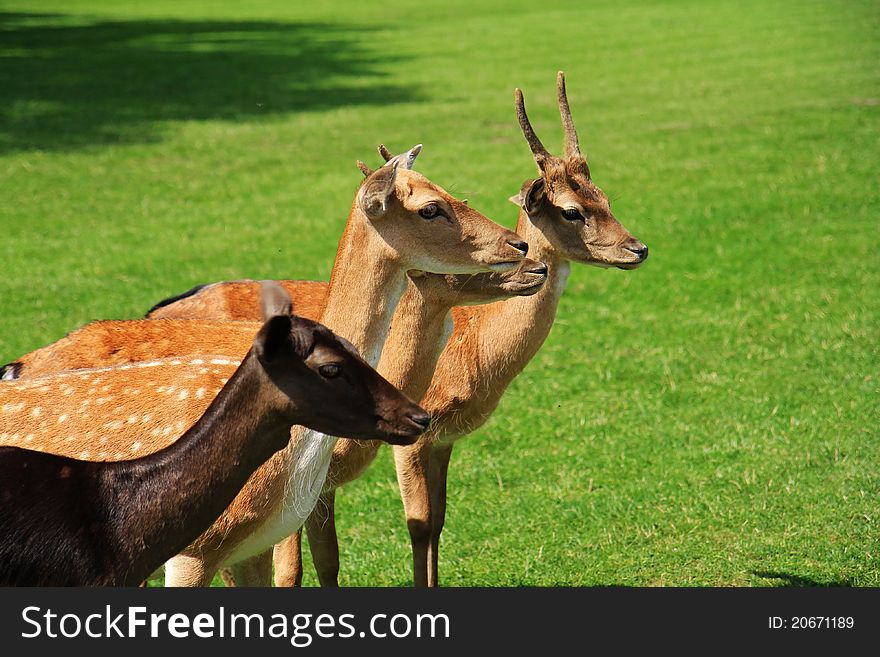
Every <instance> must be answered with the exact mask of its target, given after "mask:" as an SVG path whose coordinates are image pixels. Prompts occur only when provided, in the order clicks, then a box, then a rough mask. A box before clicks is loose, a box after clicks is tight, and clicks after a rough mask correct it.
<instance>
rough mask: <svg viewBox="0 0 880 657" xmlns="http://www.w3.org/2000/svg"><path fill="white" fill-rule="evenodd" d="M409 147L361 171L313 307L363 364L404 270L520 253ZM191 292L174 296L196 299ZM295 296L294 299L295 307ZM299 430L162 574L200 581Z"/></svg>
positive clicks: (383, 327) (233, 306)
mask: <svg viewBox="0 0 880 657" xmlns="http://www.w3.org/2000/svg"><path fill="white" fill-rule="evenodd" d="M415 152H417V149H413V151H411V152H410V153H407V154H405V156H399V158H395V159H394V160H392V162H391V163H389V164H388V165H386V166H384V167H382V168H381V169H379V170H377V171H376V172H375V173H373V174H371V175H370V176H369V177H368V178H367V179H366V180H365V181H364V184H363V185H362V186H361V188H360V190H359V191H358V195H357V197H356V198H355V201H354V203H353V205H352V210H351V213H350V215H349V221H348V223H347V224H346V228H345V231H344V233H343V236H342V238H341V240H340V244H339V249H338V252H337V258H336V262H335V263H334V267H333V272H332V275H331V279H330V285H329V291H328V293H327V301H326V305H325V306H324V308H323V311H322V313H321V320H322V322H323V323H325V324H327V325H328V326H330V327H331V328H333V329H334V330H335V331H336V332H337V333H338V334H340V335H341V336H343V337H345V338H347V339H349V340H350V341H351V342H352V343H353V344H354V345H355V346H356V347H357V348H359V349H361V350H362V352H364V354H365V356H366V357H367V359H368V360H369V361H370V362H372V363H373V364H375V363H376V362H377V361H378V355H379V353H380V352H381V347H382V345H383V342H384V339H385V334H386V332H387V330H388V326H389V324H390V321H391V315H392V314H393V311H394V308H395V307H396V305H397V302H398V300H399V298H400V296H401V295H402V293H403V291H404V289H405V286H406V272H407V271H408V270H413V269H418V270H424V271H432V272H454V273H462V274H464V273H477V272H481V271H488V270H492V269H498V270H500V271H501V270H510V269H513V268H514V267H515V266H516V263H517V262H519V261H520V260H521V259H522V257H523V252H524V245H523V243H522V242H521V240H520V238H519V236H517V235H516V234H515V233H513V232H512V231H509V230H506V229H504V228H502V227H500V226H498V225H497V224H494V223H493V222H491V221H490V220H488V219H487V218H486V217H484V216H483V215H481V214H479V213H478V212H476V211H474V210H472V209H471V208H469V207H467V206H466V205H465V204H464V203H462V202H461V201H458V200H457V199H455V198H453V197H452V196H450V195H449V194H448V193H446V192H445V191H443V190H442V189H440V188H439V187H437V186H436V185H434V184H433V183H431V182H429V181H428V180H427V179H425V178H424V177H423V176H421V175H420V174H417V173H415V172H413V171H410V170H409V169H408V168H406V167H407V166H408V165H409V164H410V163H411V159H412V157H414V154H415ZM428 204H436V205H437V206H438V207H439V209H440V210H441V212H440V214H439V215H438V216H435V217H433V218H431V219H430V220H428V219H425V218H423V217H421V216H420V215H419V211H420V210H421V209H422V208H423V207H425V206H426V205H428ZM210 290H211V288H209V291H210ZM203 292H204V290H203ZM198 297H199V295H198V294H197V295H194V296H193V297H191V298H189V299H186V300H183V302H186V303H190V304H191V303H196V302H198V301H199V299H198ZM239 302H240V303H239ZM225 304H226V308H228V309H230V312H233V313H241V312H242V308H244V307H253V306H254V304H253V300H252V299H251V300H249V299H247V298H245V297H242V298H240V299H238V301H236V300H235V299H232V300H230V299H226V301H225ZM172 305H173V304H172ZM301 305H303V304H302V301H301V300H299V299H297V307H298V309H299V307H300V306H301ZM171 307H172V306H168V307H167V308H171ZM304 436H305V434H304V432H302V431H294V432H293V435H292V438H291V442H290V444H289V446H288V448H287V449H286V450H285V451H284V452H283V453H279V454H277V455H276V456H275V457H273V458H272V459H270V460H269V461H267V463H265V464H264V465H263V466H262V467H261V468H260V470H258V471H257V473H255V475H254V477H252V478H251V480H250V481H249V482H248V484H247V485H246V486H245V487H244V489H243V490H242V493H241V494H240V495H239V496H238V497H237V498H236V499H235V500H234V501H233V503H232V505H230V507H229V508H228V509H227V510H226V512H224V514H223V515H222V516H221V517H220V518H219V519H218V521H217V522H216V523H215V524H214V525H213V526H212V527H211V528H210V529H209V530H208V531H207V532H205V534H203V535H202V536H201V537H200V538H199V539H198V540H197V541H196V542H194V543H193V545H191V546H190V548H188V549H187V550H186V551H185V553H184V554H182V555H181V556H180V557H178V558H176V559H174V560H172V562H170V564H169V565H173V568H172V570H173V575H172V576H170V577H169V581H170V582H171V583H177V584H204V583H206V582H208V581H210V578H211V576H212V575H213V572H214V571H215V570H216V568H217V567H218V566H219V565H220V564H221V563H223V562H224V560H226V559H227V557H229V556H230V555H231V554H232V553H233V552H234V551H235V550H236V549H237V547H238V546H239V545H240V544H242V543H243V542H244V541H246V539H248V537H249V536H250V535H251V534H253V533H254V532H255V531H256V530H257V529H259V528H260V527H261V526H263V525H267V526H268V522H269V521H271V520H272V519H273V518H277V517H278V516H279V514H280V512H281V506H282V504H283V503H284V500H285V493H286V492H287V490H286V489H287V487H288V486H289V485H290V476H291V473H292V472H293V471H294V468H295V467H296V466H297V463H298V462H299V461H298V460H297V459H298V456H297V454H299V451H298V450H300V451H301V450H303V449H306V448H307V446H305V445H304V444H303V442H302V441H303V438H304ZM325 440H331V439H325ZM254 540H256V539H254ZM265 547H269V546H268V545H267V546H265Z"/></svg>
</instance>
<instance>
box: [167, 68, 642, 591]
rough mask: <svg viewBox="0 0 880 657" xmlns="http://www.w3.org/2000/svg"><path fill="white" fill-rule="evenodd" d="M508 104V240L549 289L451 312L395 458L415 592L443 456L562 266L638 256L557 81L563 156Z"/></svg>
mask: <svg viewBox="0 0 880 657" xmlns="http://www.w3.org/2000/svg"><path fill="white" fill-rule="evenodd" d="M514 95H515V107H516V115H517V120H518V122H519V125H520V129H521V130H522V133H523V135H524V137H525V139H526V142H527V143H528V145H529V148H530V150H531V152H532V156H533V158H534V160H535V163H536V164H537V166H538V171H539V176H538V177H537V178H533V179H529V180H527V181H526V182H525V183H524V184H523V185H522V186H521V189H520V192H519V193H518V194H517V195H516V196H514V197H512V198H511V199H510V200H511V201H512V202H513V203H514V204H515V205H517V206H518V207H519V208H520V211H519V217H518V219H517V228H516V231H517V234H519V235H521V236H522V237H523V239H525V240H526V241H527V242H528V243H529V244H530V245H531V248H532V251H531V254H532V256H533V257H535V258H536V259H538V260H540V261H541V262H544V263H546V264H547V266H548V268H549V273H548V279H547V283H546V284H545V285H544V287H543V288H542V289H541V290H540V292H539V293H537V294H535V295H534V296H531V297H528V298H523V299H511V300H509V301H505V302H504V303H496V304H490V305H486V306H479V307H473V308H454V309H453V312H452V317H453V320H454V327H455V328H454V332H453V334H452V337H451V338H450V339H449V341H448V343H447V345H446V347H445V349H444V350H443V352H442V354H441V356H440V358H439V360H438V362H437V367H436V371H435V372H434V375H433V379H432V381H431V384H430V387H429V389H428V391H427V393H426V395H425V396H424V398H423V399H422V404H423V405H424V406H425V407H426V408H427V409H428V410H429V412H431V414H432V417H434V420H433V422H432V426H431V427H430V429H429V430H428V431H427V432H426V433H425V434H423V436H422V437H421V438H420V440H419V441H417V442H416V443H415V444H413V445H412V446H410V447H395V448H394V457H395V466H396V469H397V473H398V483H399V486H400V489H401V496H402V498H403V503H404V511H405V516H406V520H407V526H408V529H409V533H410V539H411V544H412V552H413V582H414V584H416V585H417V586H424V585H428V586H437V585H438V572H437V571H438V566H437V560H438V550H439V540H440V535H441V533H442V529H443V525H444V523H445V518H446V481H447V472H448V467H449V462H450V459H451V456H452V450H453V446H454V444H455V442H456V441H457V440H458V439H460V438H462V437H463V436H466V435H468V434H469V433H472V432H473V431H475V430H476V429H478V428H479V427H480V426H482V425H483V424H484V423H485V422H486V421H487V420H488V419H489V417H490V416H491V414H492V413H493V412H494V410H495V408H496V407H497V406H498V403H499V402H500V400H501V397H502V396H503V394H504V392H505V391H506V389H507V387H508V386H509V385H510V383H511V382H512V381H513V379H515V378H516V376H518V375H519V373H520V372H521V371H522V370H523V369H524V368H525V367H526V365H528V363H529V361H530V360H531V359H532V358H533V357H534V356H535V354H536V353H537V352H538V351H539V350H540V348H541V346H542V345H543V343H544V341H545V340H546V338H547V336H548V335H549V333H550V329H551V328H552V325H553V321H554V319H555V316H556V309H557V306H558V303H559V300H560V298H561V297H562V294H563V293H564V291H565V286H566V282H567V280H568V276H569V273H570V271H571V263H572V262H575V263H581V264H586V265H590V266H594V267H600V268H610V267H616V268H619V269H624V270H631V269H636V268H638V267H640V266H641V265H642V264H643V263H644V262H645V260H646V259H647V257H648V247H647V246H645V245H644V244H643V243H642V242H640V241H639V240H637V239H636V238H635V237H633V236H632V234H631V233H630V232H629V231H628V230H626V228H624V227H623V226H622V225H621V224H620V223H619V222H618V221H617V219H616V218H615V217H614V215H613V213H612V212H611V207H610V203H609V201H608V198H607V196H606V195H605V194H604V192H602V190H601V189H600V188H599V187H597V186H596V185H595V183H594V182H593V180H592V177H591V175H590V170H589V166H588V164H587V161H586V157H585V156H584V155H583V154H582V153H581V150H580V145H579V141H578V136H577V132H576V130H575V127H574V121H573V119H572V115H571V109H570V107H569V103H568V97H567V93H566V88H565V75H564V73H563V72H561V71H560V72H559V73H558V75H557V102H558V105H559V112H560V116H561V119H562V125H563V129H564V133H565V147H564V148H565V150H564V155H563V157H556V156H553V155H551V154H550V152H549V151H547V149H546V148H545V147H544V145H543V144H542V143H541V141H540V139H539V138H538V137H537V135H536V133H535V131H534V129H533V128H532V126H531V123H530V121H529V119H528V115H527V114H526V110H525V102H524V99H523V94H522V91H521V90H519V89H516V91H515V94H514ZM380 150H381V148H380ZM383 157H385V159H386V160H387V159H389V157H390V154H389V153H387V151H384V152H383ZM283 283H284V284H285V285H287V286H288V289H289V290H290V291H291V294H292V295H293V296H294V298H297V299H298V298H299V297H298V291H297V285H305V282H302V281H297V282H290V281H286V282H283ZM313 285H314V284H313ZM311 289H314V288H311ZM253 294H254V292H253V286H252V285H249V284H247V283H244V282H229V283H216V284H213V285H209V286H204V287H202V288H201V289H200V290H197V291H195V292H194V293H190V294H183V295H178V297H175V298H174V299H171V300H168V301H167V302H160V304H157V307H156V308H154V310H153V312H152V313H151V314H150V316H152V317H206V318H207V317H210V318H214V319H236V320H244V319H253V313H254V308H253V304H249V303H248V297H249V296H252V295H253ZM310 298H311V297H310ZM329 507H330V504H329V503H328V509H329ZM327 516H328V518H326V519H325V520H324V521H323V522H320V523H316V525H315V527H310V530H311V533H310V538H313V539H314V540H310V546H311V547H312V555H313V560H314V561H315V565H316V569H317V571H318V573H319V581H320V582H321V583H322V584H323V585H335V584H336V583H337V573H338V547H337V543H336V538H335V525H334V524H333V522H332V521H331V519H330V518H329V516H330V514H329V512H328V514H327ZM313 535H314V536H313ZM315 546H317V549H316V547H315ZM299 550H300V547H299V542H298V537H296V536H293V537H291V538H290V539H289V540H288V541H287V542H286V543H285V544H284V545H280V546H277V547H276V548H275V555H274V556H275V581H276V583H279V584H297V583H299V582H300V581H301V575H302V570H301V562H300V556H299ZM262 570H263V571H264V570H265V560H264V562H263V566H262Z"/></svg>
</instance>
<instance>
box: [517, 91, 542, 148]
mask: <svg viewBox="0 0 880 657" xmlns="http://www.w3.org/2000/svg"><path fill="white" fill-rule="evenodd" d="M515 93H516V118H517V119H518V120H519V127H520V129H522V133H523V136H524V137H525V138H526V141H527V142H528V143H529V148H530V149H531V150H532V155H534V156H535V161H536V162H537V163H538V166H541V163H542V162H543V161H544V160H545V159H548V158H549V157H550V153H549V152H548V151H547V149H546V148H544V144H542V143H541V140H540V139H538V135H536V134H535V131H534V129H533V128H532V124H531V123H530V122H529V117H528V115H527V114H526V106H525V101H523V94H522V91H520V90H519V87H517V89H516V92H515Z"/></svg>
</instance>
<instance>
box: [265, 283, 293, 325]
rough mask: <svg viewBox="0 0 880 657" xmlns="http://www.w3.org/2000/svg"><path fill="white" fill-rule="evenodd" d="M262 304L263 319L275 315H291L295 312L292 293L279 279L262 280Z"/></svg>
mask: <svg viewBox="0 0 880 657" xmlns="http://www.w3.org/2000/svg"><path fill="white" fill-rule="evenodd" d="M260 304H261V307H262V311H263V321H265V320H267V319H269V318H271V317H274V316H275V315H290V314H291V313H292V312H293V302H292V301H291V300H290V295H289V294H288V293H287V290H285V289H284V288H283V287H282V286H281V284H280V283H279V282H278V281H260Z"/></svg>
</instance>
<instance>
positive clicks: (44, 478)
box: [0, 286, 430, 586]
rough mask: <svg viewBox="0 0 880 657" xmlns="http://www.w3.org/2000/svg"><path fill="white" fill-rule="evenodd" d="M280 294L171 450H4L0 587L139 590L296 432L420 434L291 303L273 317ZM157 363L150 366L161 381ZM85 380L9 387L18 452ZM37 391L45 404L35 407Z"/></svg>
mask: <svg viewBox="0 0 880 657" xmlns="http://www.w3.org/2000/svg"><path fill="white" fill-rule="evenodd" d="M276 287H277V286H272V287H269V288H268V292H267V299H268V301H267V314H270V315H271V316H270V317H269V318H268V320H267V321H266V322H265V324H264V325H263V327H262V328H261V329H260V331H259V333H257V335H256V337H255V338H254V339H253V346H252V348H251V350H250V351H249V352H248V354H247V355H246V356H245V358H244V360H243V361H242V363H241V365H240V366H239V367H238V368H237V369H236V370H235V372H234V373H233V374H232V376H231V378H230V379H229V381H228V382H227V383H226V384H225V385H224V386H223V388H222V390H220V392H219V394H218V395H217V396H216V397H215V398H214V400H213V402H211V404H210V406H208V408H207V410H206V411H205V412H204V414H203V415H202V416H201V417H200V418H199V419H198V421H197V422H196V423H195V424H194V425H193V426H192V427H191V428H190V429H189V430H188V431H186V432H185V433H184V434H183V436H181V437H180V439H179V440H177V441H176V442H174V443H173V444H171V445H169V446H168V447H166V448H164V449H162V450H160V451H157V452H154V453H152V454H150V455H148V456H145V457H142V458H138V459H134V460H130V461H118V462H92V461H81V460H77V459H73V458H70V457H65V456H59V455H56V454H49V453H44V452H39V451H34V450H30V449H24V448H21V447H0V585H23V586H61V585H72V586H102V585H122V586H131V585H136V584H138V583H140V582H141V581H143V580H144V579H145V578H146V577H147V576H149V574H150V573H152V572H153V571H154V570H155V569H156V568H158V567H159V566H160V565H161V564H162V563H163V562H164V561H165V560H167V559H169V558H170V557H172V556H174V555H175V554H177V553H178V552H180V551H181V550H182V549H183V548H185V547H186V546H187V545H189V544H190V543H191V542H192V541H193V540H194V539H195V538H196V537H197V536H199V534H201V533H202V532H203V531H204V530H205V529H207V527H208V526H209V525H211V523H212V522H214V521H215V520H216V519H217V517H218V516H219V515H220V514H221V513H222V512H223V510H224V509H225V508H226V507H227V506H228V505H229V503H230V502H231V501H232V500H233V498H234V497H235V496H236V495H237V494H238V492H239V491H240V490H241V488H242V486H243V485H244V484H245V482H246V481H247V480H248V478H249V477H250V476H251V474H252V473H253V472H254V471H255V470H256V469H257V468H258V467H259V466H260V465H261V464H263V463H264V462H265V461H266V460H267V459H269V458H270V457H271V456H272V455H273V454H275V453H276V452H278V451H279V450H281V449H283V448H284V447H285V446H287V445H288V442H289V440H290V430H291V427H292V426H293V425H295V424H302V425H305V426H308V427H310V428H312V429H314V430H317V431H321V432H326V433H331V434H336V433H341V434H345V435H351V436H358V437H360V438H362V439H392V440H394V441H395V442H399V441H404V442H409V441H412V440H414V439H415V437H416V436H418V435H419V434H420V433H421V432H422V431H424V429H425V428H426V427H427V426H428V423H429V421H430V418H429V416H428V415H427V414H426V413H425V412H424V410H422V409H421V408H420V407H418V406H417V405H416V404H414V403H413V402H411V401H410V400H409V399H408V398H407V397H405V396H404V395H403V394H402V393H400V392H399V391H398V390H397V389H396V388H394V386H392V385H391V384H390V383H389V382H388V381H386V380H385V379H384V378H382V377H381V376H379V374H377V373H376V371H375V370H373V368H372V367H370V366H369V365H368V364H367V363H366V362H365V361H364V360H363V359H361V358H360V356H359V355H358V354H357V353H356V351H355V350H354V349H353V347H352V346H351V345H350V344H348V343H346V342H345V341H344V340H341V339H339V338H337V337H336V336H335V335H333V333H331V332H330V331H329V330H328V329H327V328H325V327H324V326H322V325H320V324H317V323H316V322H313V321H311V320H307V319H302V318H299V317H291V316H290V314H289V299H288V300H287V307H286V309H285V310H286V311H285V312H280V313H279V312H275V311H274V310H273V311H272V312H268V310H269V309H270V308H271V309H275V310H277V309H279V306H281V307H282V308H283V306H284V304H283V303H281V304H279V303H278V300H279V299H282V298H283V296H286V293H283V292H280V293H279V291H278V290H277V289H273V288H276ZM282 295H283V296H282ZM164 365H165V363H163V362H161V361H159V362H156V361H154V362H153V363H151V364H149V366H148V367H146V369H149V371H150V372H158V373H161V372H162V371H163V366H164ZM122 367H125V368H128V369H126V370H124V371H125V372H130V371H134V369H135V368H133V367H131V366H122ZM173 369H178V368H177V366H175V367H174V368H173ZM106 371H107V370H103V372H106ZM91 372H95V370H91V371H89V370H85V371H79V372H75V373H70V374H65V375H58V376H55V377H51V376H50V377H44V378H38V379H34V380H31V381H27V382H25V381H23V382H21V383H18V382H11V383H4V384H3V389H2V400H3V402H4V403H3V404H2V407H0V408H2V414H0V421H2V427H3V429H4V431H5V432H6V433H9V432H10V431H15V432H16V434H17V435H20V436H22V442H23V443H24V444H27V442H28V441H27V437H28V436H31V437H33V436H34V435H35V434H37V433H39V432H41V429H42V427H41V425H43V424H45V423H46V419H47V418H46V416H45V414H48V413H50V412H51V413H53V414H54V415H57V417H55V416H54V415H53V417H52V418H51V419H52V420H53V422H50V423H49V424H51V425H53V429H54V430H55V431H66V430H67V429H66V428H65V427H64V422H59V421H58V419H59V418H62V417H64V416H63V415H61V414H58V410H57V409H56V408H54V407H53V397H54V396H56V395H57V396H59V397H66V398H68V399H71V398H76V392H77V390H76V389H77V387H85V386H89V385H91V383H90V379H89V378H88V377H89V376H90V373H91ZM83 376H85V377H86V378H83ZM19 388H20V390H19ZM34 391H36V392H37V393H41V394H43V395H44V398H43V400H42V402H39V403H40V404H41V405H37V404H36V403H34V401H33V399H32V397H33V395H32V394H30V393H33V392H34ZM16 392H19V393H21V394H20V395H16ZM43 407H45V408H46V409H47V410H46V412H45V414H44V412H43V411H42V410H40V409H41V408H43ZM79 408H83V407H82V405H81V404H80V405H79ZM35 411H38V412H35ZM80 413H82V411H80ZM102 419H104V418H101V419H98V418H97V417H96V419H95V420H94V423H96V424H97V423H100V422H101V420H102ZM65 420H66V418H65Z"/></svg>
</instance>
